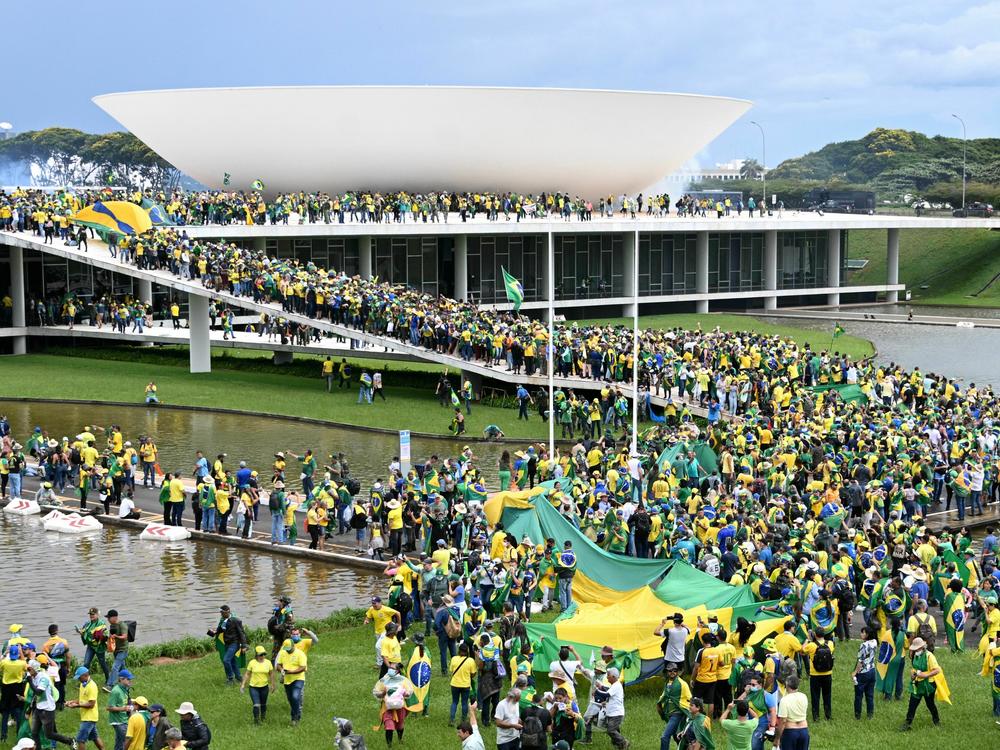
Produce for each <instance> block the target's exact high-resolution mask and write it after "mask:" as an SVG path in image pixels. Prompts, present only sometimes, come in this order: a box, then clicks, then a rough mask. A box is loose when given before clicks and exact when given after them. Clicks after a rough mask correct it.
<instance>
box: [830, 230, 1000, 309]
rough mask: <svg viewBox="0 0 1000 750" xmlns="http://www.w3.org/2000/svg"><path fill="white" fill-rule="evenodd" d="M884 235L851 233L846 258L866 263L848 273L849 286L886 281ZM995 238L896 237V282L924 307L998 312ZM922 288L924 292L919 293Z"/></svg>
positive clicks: (999, 268) (951, 233)
mask: <svg viewBox="0 0 1000 750" xmlns="http://www.w3.org/2000/svg"><path fill="white" fill-rule="evenodd" d="M885 246H886V230H884V229H864V230H852V231H851V233H850V238H849V250H848V252H849V256H850V257H851V258H868V259H869V261H868V265H867V266H865V267H864V268H863V269H861V270H860V271H852V272H851V273H850V275H849V277H848V281H849V283H851V284H881V283H885V278H886V254H885ZM998 272H1000V232H991V231H990V230H987V229H947V230H919V229H909V230H907V229H904V230H901V231H900V234H899V281H900V283H902V284H906V288H907V289H909V290H910V291H911V292H912V295H913V299H912V301H913V302H914V303H915V304H924V305H961V306H966V307H1000V279H998V280H997V281H996V282H995V283H993V284H992V285H991V286H989V288H988V289H986V290H985V291H983V292H982V293H981V294H979V295H978V296H976V297H972V296H971V295H973V294H977V293H978V292H980V290H982V289H983V288H984V287H986V286H987V285H988V284H990V281H991V280H992V279H993V277H994V276H996V274H997V273H998ZM924 287H926V288H924Z"/></svg>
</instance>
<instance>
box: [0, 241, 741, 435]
mask: <svg viewBox="0 0 1000 750" xmlns="http://www.w3.org/2000/svg"><path fill="white" fill-rule="evenodd" d="M0 240H2V241H6V242H9V243H11V244H16V245H19V246H22V247H26V248H30V249H32V250H38V251H40V252H44V253H50V254H53V255H57V256H60V257H64V258H69V259H72V260H75V261H78V262H81V263H87V264H90V265H93V266H95V267H97V268H104V269H106V270H110V271H115V272H116V273H121V274H124V275H126V276H131V277H133V278H137V279H140V280H144V281H151V282H153V283H156V284H160V285H161V286H166V287H169V288H171V289H177V290H179V291H183V292H186V293H188V294H193V295H196V296H202V297H209V298H211V299H215V300H218V301H220V302H222V303H224V304H225V305H229V306H230V307H232V308H237V309H243V310H251V311H253V312H256V313H266V314H268V315H270V316H272V317H276V318H285V319H286V320H291V321H294V322H296V323H301V324H303V325H307V326H312V327H314V328H317V329H319V330H320V331H323V332H328V333H332V334H334V335H335V336H338V337H340V338H342V339H348V340H352V341H356V342H358V343H359V344H361V345H362V347H363V348H367V347H380V348H382V349H383V350H389V351H394V352H397V353H399V354H402V355H406V356H407V357H408V358H411V359H416V360H422V361H425V362H432V363H434V364H438V365H443V366H445V367H448V368H449V369H451V370H457V371H461V372H465V373H471V374H474V375H478V376H479V377H482V378H487V379H490V380H499V381H502V382H504V383H508V384H511V385H517V384H524V385H525V386H526V387H529V389H530V388H532V387H535V388H537V387H546V386H547V385H548V377H547V375H544V374H542V375H534V376H531V377H529V376H526V375H515V374H514V373H512V372H509V371H507V370H506V369H505V368H503V367H493V366H491V365H490V364H488V363H485V362H482V361H481V360H472V361H468V362H467V361H465V360H463V359H462V358H461V357H459V356H456V355H450V354H442V353H440V352H435V351H431V350H429V349H426V348H424V347H421V346H414V345H412V344H410V343H409V342H406V341H400V340H398V339H394V338H389V337H385V336H375V335H372V334H369V333H364V332H362V331H358V330H356V329H354V328H349V327H347V326H343V325H339V324H335V323H331V322H329V321H325V320H317V319H313V318H309V317H308V316H306V315H303V314H300V313H290V312H286V311H284V310H282V309H281V306H280V305H278V304H275V303H273V302H255V301H254V300H253V298H250V297H237V296H236V295H233V294H230V293H229V292H224V291H218V290H214V289H206V288H205V287H203V286H202V285H201V283H200V282H199V281H196V280H185V279H180V278H178V277H176V276H174V275H173V274H171V273H170V272H168V271H161V270H141V269H138V268H136V267H135V266H133V265H131V264H128V263H124V262H122V261H121V260H119V259H117V258H112V257H111V255H110V253H109V252H108V250H107V247H106V246H105V245H104V244H103V243H101V242H100V241H97V240H91V241H90V247H89V250H90V251H89V252H84V251H82V250H80V248H78V247H68V246H66V245H64V244H62V243H55V244H51V245H46V244H43V243H41V242H39V241H38V240H37V238H35V237H33V236H31V235H25V234H11V233H5V232H0ZM554 382H555V386H556V387H557V388H574V389H583V390H592V389H595V388H600V387H602V386H603V385H604V383H605V381H600V380H592V379H585V378H575V377H570V378H563V377H556V378H555V379H554ZM614 385H615V386H616V387H617V388H618V389H619V390H620V391H621V392H622V393H623V394H624V395H625V396H626V397H628V398H632V397H633V389H632V383H631V381H629V382H621V383H615V384H614ZM652 402H653V403H654V404H657V405H658V406H663V405H664V404H665V403H666V402H667V399H666V398H665V397H662V396H653V397H652ZM688 408H689V409H690V411H691V413H692V414H694V415H696V416H702V417H704V416H705V415H706V413H707V412H706V410H705V409H702V408H701V407H698V406H695V405H689V406H688ZM723 418H724V419H729V418H731V416H730V415H725V414H724V416H723Z"/></svg>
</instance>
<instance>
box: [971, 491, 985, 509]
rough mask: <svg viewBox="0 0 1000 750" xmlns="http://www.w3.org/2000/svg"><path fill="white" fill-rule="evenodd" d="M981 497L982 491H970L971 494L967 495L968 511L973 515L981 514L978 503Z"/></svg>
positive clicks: (980, 507) (981, 507) (980, 506)
mask: <svg viewBox="0 0 1000 750" xmlns="http://www.w3.org/2000/svg"><path fill="white" fill-rule="evenodd" d="M982 497H983V491H982V490H972V492H971V493H970V494H969V511H970V512H971V513H972V514H973V515H975V514H976V513H982V512H983V506H982V504H981V503H980V500H981V499H982Z"/></svg>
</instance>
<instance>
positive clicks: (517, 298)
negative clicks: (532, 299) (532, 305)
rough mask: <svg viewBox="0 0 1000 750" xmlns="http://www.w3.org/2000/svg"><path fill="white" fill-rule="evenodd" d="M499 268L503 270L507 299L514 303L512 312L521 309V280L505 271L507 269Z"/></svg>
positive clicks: (522, 289)
mask: <svg viewBox="0 0 1000 750" xmlns="http://www.w3.org/2000/svg"><path fill="white" fill-rule="evenodd" d="M500 270H501V271H502V272H503V285H504V288H505V289H506V290H507V301H508V302H512V303H513V304H514V312H517V311H518V310H520V309H521V303H522V302H524V287H523V286H521V282H520V281H518V280H517V279H515V278H514V277H513V276H511V275H510V274H509V273H507V269H506V268H504V267H503V266H500Z"/></svg>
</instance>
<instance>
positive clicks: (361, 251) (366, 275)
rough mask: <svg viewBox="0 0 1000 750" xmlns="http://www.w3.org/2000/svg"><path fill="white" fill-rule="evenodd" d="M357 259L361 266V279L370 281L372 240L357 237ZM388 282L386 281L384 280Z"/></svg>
mask: <svg viewBox="0 0 1000 750" xmlns="http://www.w3.org/2000/svg"><path fill="white" fill-rule="evenodd" d="M358 257H359V259H360V265H361V278H362V279H370V278H371V276H372V238H371V237H358ZM386 281H388V279H386Z"/></svg>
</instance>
